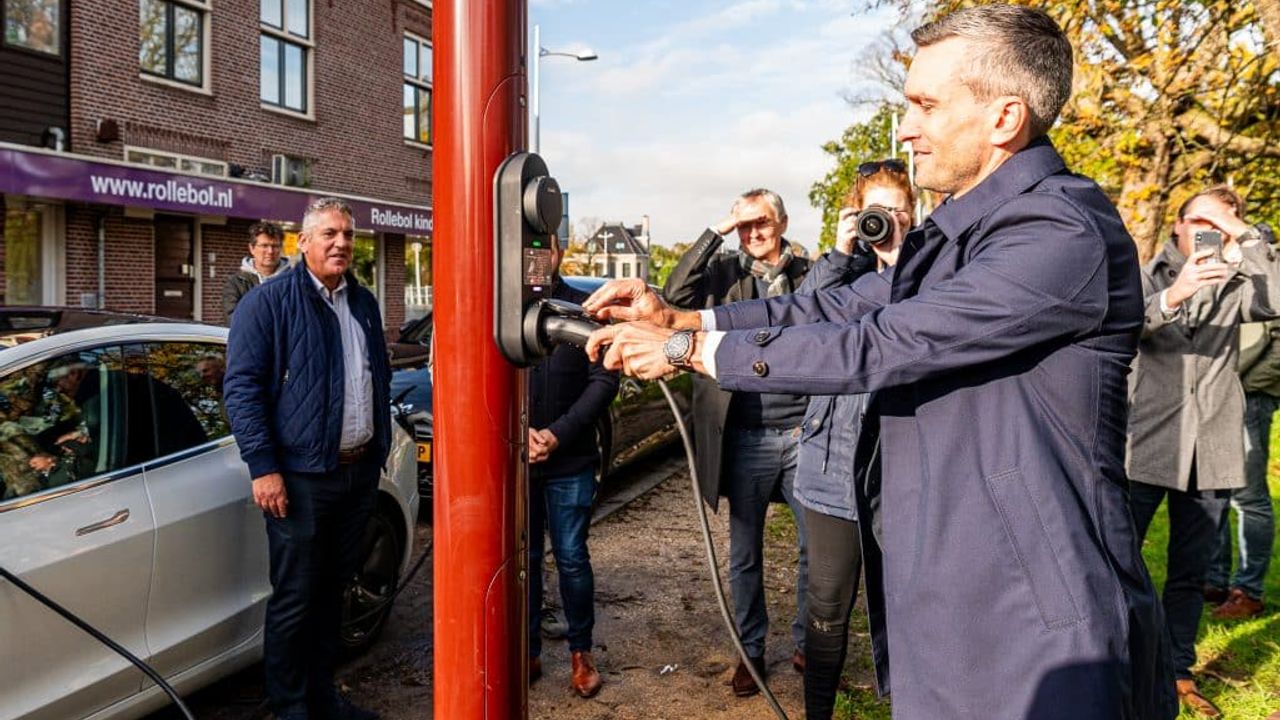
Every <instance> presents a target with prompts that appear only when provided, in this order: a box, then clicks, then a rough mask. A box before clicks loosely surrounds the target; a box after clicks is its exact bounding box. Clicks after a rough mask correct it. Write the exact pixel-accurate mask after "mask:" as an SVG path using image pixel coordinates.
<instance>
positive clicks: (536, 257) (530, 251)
mask: <svg viewBox="0 0 1280 720" xmlns="http://www.w3.org/2000/svg"><path fill="white" fill-rule="evenodd" d="M551 272H552V267H551V248H528V247H527V248H525V249H524V284H525V285H529V286H533V287H546V286H547V285H550V284H551Z"/></svg>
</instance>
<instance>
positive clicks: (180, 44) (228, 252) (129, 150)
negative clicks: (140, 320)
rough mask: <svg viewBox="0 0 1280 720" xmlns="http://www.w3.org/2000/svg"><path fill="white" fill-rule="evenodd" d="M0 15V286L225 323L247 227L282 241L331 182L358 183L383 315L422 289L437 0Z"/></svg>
mask: <svg viewBox="0 0 1280 720" xmlns="http://www.w3.org/2000/svg"><path fill="white" fill-rule="evenodd" d="M0 13H4V17H3V18H0V28H5V31H4V34H3V36H0V108H3V109H0V208H3V211H4V212H3V216H2V218H0V223H2V224H0V267H3V269H0V301H2V302H3V303H4V304H10V305H14V304H44V305H84V306H100V307H107V308H111V309H116V310H128V311H135V312H144V313H156V314H161V315H167V316H173V317H189V318H194V319H197V320H204V321H207V322H221V321H222V310H221V302H220V297H221V291H222V287H223V285H224V284H225V282H226V279H227V277H228V276H229V275H230V274H231V273H234V272H235V271H236V270H237V269H238V267H239V265H240V262H241V259H242V258H243V257H244V256H245V255H246V244H247V240H248V238H247V229H248V226H249V225H250V224H251V223H253V222H255V221H257V220H264V219H265V220H274V221H277V222H281V223H283V224H285V225H286V230H288V231H290V232H289V234H288V236H287V240H286V252H290V251H291V250H292V248H293V247H295V246H296V245H295V243H296V236H295V235H294V231H296V230H297V223H298V222H299V221H300V219H301V212H302V209H303V208H304V207H305V206H306V204H307V203H308V202H309V201H310V200H311V199H313V198H315V197H318V196H321V195H338V196H340V197H344V198H347V199H348V200H349V201H351V203H352V206H353V209H354V210H355V220H356V228H357V247H356V263H355V271H356V274H357V276H358V277H359V279H360V280H361V282H362V283H365V284H367V285H370V286H372V287H373V288H374V289H375V291H376V293H377V295H378V298H379V300H380V301H381V304H382V307H383V312H384V315H385V317H386V322H387V325H388V327H389V328H396V327H398V326H399V324H400V322H401V321H402V320H403V319H404V318H405V314H406V313H405V310H406V308H405V300H406V297H407V296H408V297H410V298H415V297H421V296H422V295H424V293H422V292H421V291H420V288H421V286H423V285H427V284H428V278H429V274H430V247H431V245H430V244H431V238H430V235H431V210H430V205H431V201H430V198H431V144H430V143H431V125H430V97H431V44H430V37H431V5H430V2H426V1H424V0H378V1H377V2H375V1H374V0H354V1H352V2H342V3H332V2H322V1H320V0H76V2H74V3H72V2H70V0H22V1H21V2H16V1H14V0H6V1H5V2H3V3H0ZM406 248H419V250H418V252H417V257H416V258H414V257H409V258H408V259H407V260H408V262H406V254H409V255H410V256H412V255H414V254H415V253H414V252H413V251H409V252H408V253H406ZM415 260H416V262H415ZM415 268H418V269H419V270H418V272H419V276H418V277H417V278H416V279H415V278H412V277H407V275H408V276H412V275H413V274H414V271H415ZM406 270H407V271H408V272H406ZM406 284H408V285H409V286H410V288H411V290H410V292H406V289H405V288H406ZM413 290H419V292H416V293H415V292H413Z"/></svg>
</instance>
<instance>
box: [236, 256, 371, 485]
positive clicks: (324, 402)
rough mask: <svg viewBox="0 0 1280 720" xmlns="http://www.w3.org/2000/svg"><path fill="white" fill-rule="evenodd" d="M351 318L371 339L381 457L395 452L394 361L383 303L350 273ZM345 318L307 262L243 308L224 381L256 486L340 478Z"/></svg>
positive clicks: (242, 451) (264, 288) (263, 288)
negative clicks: (327, 475)
mask: <svg viewBox="0 0 1280 720" xmlns="http://www.w3.org/2000/svg"><path fill="white" fill-rule="evenodd" d="M347 288H348V292H350V297H349V298H348V300H349V305H350V308H351V314H352V315H353V316H354V317H355V319H356V321H357V322H359V324H360V327H361V328H362V329H363V330H364V335H365V339H366V340H367V345H368V348H367V350H368V353H369V370H370V372H371V373H372V375H373V402H374V405H373V408H374V412H373V439H372V441H371V442H372V443H373V448H372V449H373V451H374V452H375V455H374V457H376V458H377V459H378V461H379V463H380V464H382V463H385V462H386V458H387V453H388V451H389V449H390V447H391V399H390V398H391V362H390V360H389V358H388V357H387V350H386V347H387V345H386V340H385V338H384V337H383V334H382V316H381V314H380V313H379V312H378V301H377V300H376V299H375V298H374V296H373V293H370V292H369V291H368V290H366V289H365V288H363V287H361V286H360V284H359V283H358V282H356V279H355V277H354V276H353V275H351V274H350V273H348V274H347ZM343 365H344V363H343V357H342V336H341V334H340V333H339V329H338V317H337V315H335V314H334V312H333V310H332V309H331V308H330V307H329V305H328V303H326V302H325V299H324V298H323V297H321V296H320V292H319V291H318V290H317V289H316V287H315V283H313V282H312V280H311V277H310V274H309V273H308V272H307V269H306V266H305V265H303V264H302V263H299V264H298V266H297V267H296V268H294V269H292V270H289V271H288V272H287V274H286V275H285V276H284V277H282V278H280V279H279V280H277V281H275V282H269V283H265V284H263V285H259V286H258V287H256V288H254V289H253V290H251V291H250V292H249V293H248V294H247V295H245V296H244V298H243V299H242V300H241V301H240V304H239V305H237V306H236V312H235V315H234V316H233V320H232V323H231V335H230V338H229V339H228V341H227V374H226V378H225V379H224V381H223V392H224V400H225V402H226V408H227V417H228V418H229V419H230V420H231V431H232V432H233V433H234V434H235V437H236V442H237V443H238V444H239V446H240V457H241V459H243V460H244V461H245V463H246V464H247V465H248V466H249V472H250V474H251V475H252V476H253V477H255V478H256V477H261V476H262V475H266V474H268V473H273V472H304V473H322V472H332V471H333V470H335V469H336V468H337V466H338V441H339V439H340V437H341V435H342V402H343V397H342V387H343V372H344V369H343Z"/></svg>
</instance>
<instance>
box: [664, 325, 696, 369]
mask: <svg viewBox="0 0 1280 720" xmlns="http://www.w3.org/2000/svg"><path fill="white" fill-rule="evenodd" d="M662 354H663V355H666V356H667V362H669V363H671V364H672V365H673V366H674V367H678V368H688V367H692V366H693V362H692V356H693V331H692V330H677V331H676V332H675V334H673V335H672V336H671V337H669V338H667V341H666V342H665V343H663V344H662Z"/></svg>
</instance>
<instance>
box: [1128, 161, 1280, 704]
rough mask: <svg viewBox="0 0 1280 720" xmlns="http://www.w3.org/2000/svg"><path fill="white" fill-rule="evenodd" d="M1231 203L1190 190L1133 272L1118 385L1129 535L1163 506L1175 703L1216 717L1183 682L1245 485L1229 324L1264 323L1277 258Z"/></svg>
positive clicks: (1220, 189) (1235, 340) (1273, 296)
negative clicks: (1133, 302)
mask: <svg viewBox="0 0 1280 720" xmlns="http://www.w3.org/2000/svg"><path fill="white" fill-rule="evenodd" d="M1243 209H1244V206H1243V202H1242V201H1241V199H1240V196H1239V195H1237V194H1236V193H1235V191H1233V190H1231V189H1230V188H1228V187H1226V186H1216V187H1211V188H1208V189H1206V190H1202V191H1200V192H1199V193H1197V194H1195V195H1194V196H1192V197H1191V199H1189V200H1187V201H1186V202H1185V203H1183V204H1182V206H1181V207H1180V208H1179V209H1178V220H1177V222H1176V223H1175V224H1174V229H1173V237H1172V238H1171V239H1170V240H1169V241H1168V242H1167V243H1166V244H1165V247H1164V249H1163V250H1162V251H1161V252H1160V254H1159V255H1157V256H1156V257H1155V258H1154V259H1152V261H1151V262H1150V263H1148V264H1147V266H1146V267H1145V268H1143V272H1142V287H1143V297H1144V298H1145V302H1146V311H1145V321H1144V324H1143V328H1142V339H1141V341H1140V343H1139V345H1138V356H1137V359H1136V360H1135V361H1134V366H1133V368H1134V369H1133V374H1132V375H1131V376H1130V382H1129V401H1130V413H1129V437H1128V453H1127V457H1128V473H1129V478H1130V479H1131V480H1132V481H1133V482H1132V483H1131V486H1130V490H1129V493H1130V504H1131V507H1132V510H1133V517H1134V521H1135V522H1136V524H1137V531H1138V535H1139V537H1144V536H1145V535H1146V532H1147V527H1148V526H1149V525H1150V523H1151V519H1152V517H1153V516H1154V515H1155V512H1156V509H1157V508H1158V507H1159V506H1160V503H1161V501H1162V500H1164V499H1165V497H1166V496H1167V497H1168V502H1169V557H1168V577H1167V579H1166V581H1165V586H1164V609H1165V621H1166V624H1167V626H1168V630H1169V636H1170V637H1171V639H1172V641H1173V646H1172V647H1173V664H1174V671H1175V674H1176V676H1177V689H1178V697H1179V698H1181V700H1182V702H1183V704H1184V705H1187V706H1189V707H1190V708H1191V709H1192V710H1193V711H1195V712H1196V713H1198V714H1199V715H1201V716H1203V717H1220V716H1221V711H1219V710H1218V708H1217V707H1216V706H1214V705H1213V703H1212V702H1210V701H1209V700H1208V699H1207V698H1206V697H1205V696H1204V695H1202V694H1201V693H1200V691H1199V689H1198V688H1197V687H1196V683H1195V680H1193V679H1192V677H1191V666H1192V665H1193V664H1194V663H1195V659H1196V656H1195V640H1196V633H1197V631H1198V630H1199V626H1200V613H1201V610H1202V609H1203V607H1204V596H1203V594H1202V593H1203V586H1204V581H1205V575H1206V572H1207V570H1208V568H1209V561H1210V558H1211V557H1212V555H1213V553H1214V551H1215V550H1216V548H1217V542H1218V532H1219V526H1220V523H1221V521H1222V518H1223V517H1224V511H1225V509H1226V506H1227V501H1228V498H1229V497H1230V491H1231V490H1233V489H1236V488H1242V487H1244V486H1245V475H1244V460H1243V458H1244V426H1243V418H1244V405H1243V395H1244V394H1243V392H1242V390H1241V387H1240V378H1239V375H1238V374H1237V372H1236V365H1237V360H1238V356H1239V336H1240V323H1242V322H1254V321H1259V320H1268V319H1271V318H1274V317H1276V315H1277V313H1276V309H1277V308H1280V260H1278V259H1277V256H1276V252H1275V250H1274V249H1273V248H1271V247H1270V246H1268V245H1267V244H1266V243H1264V242H1261V233H1260V232H1259V230H1258V229H1257V228H1254V227H1251V226H1250V225H1248V224H1247V223H1245V222H1244V221H1243V220H1242V219H1241V217H1240V216H1241V213H1242V211H1243Z"/></svg>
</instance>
